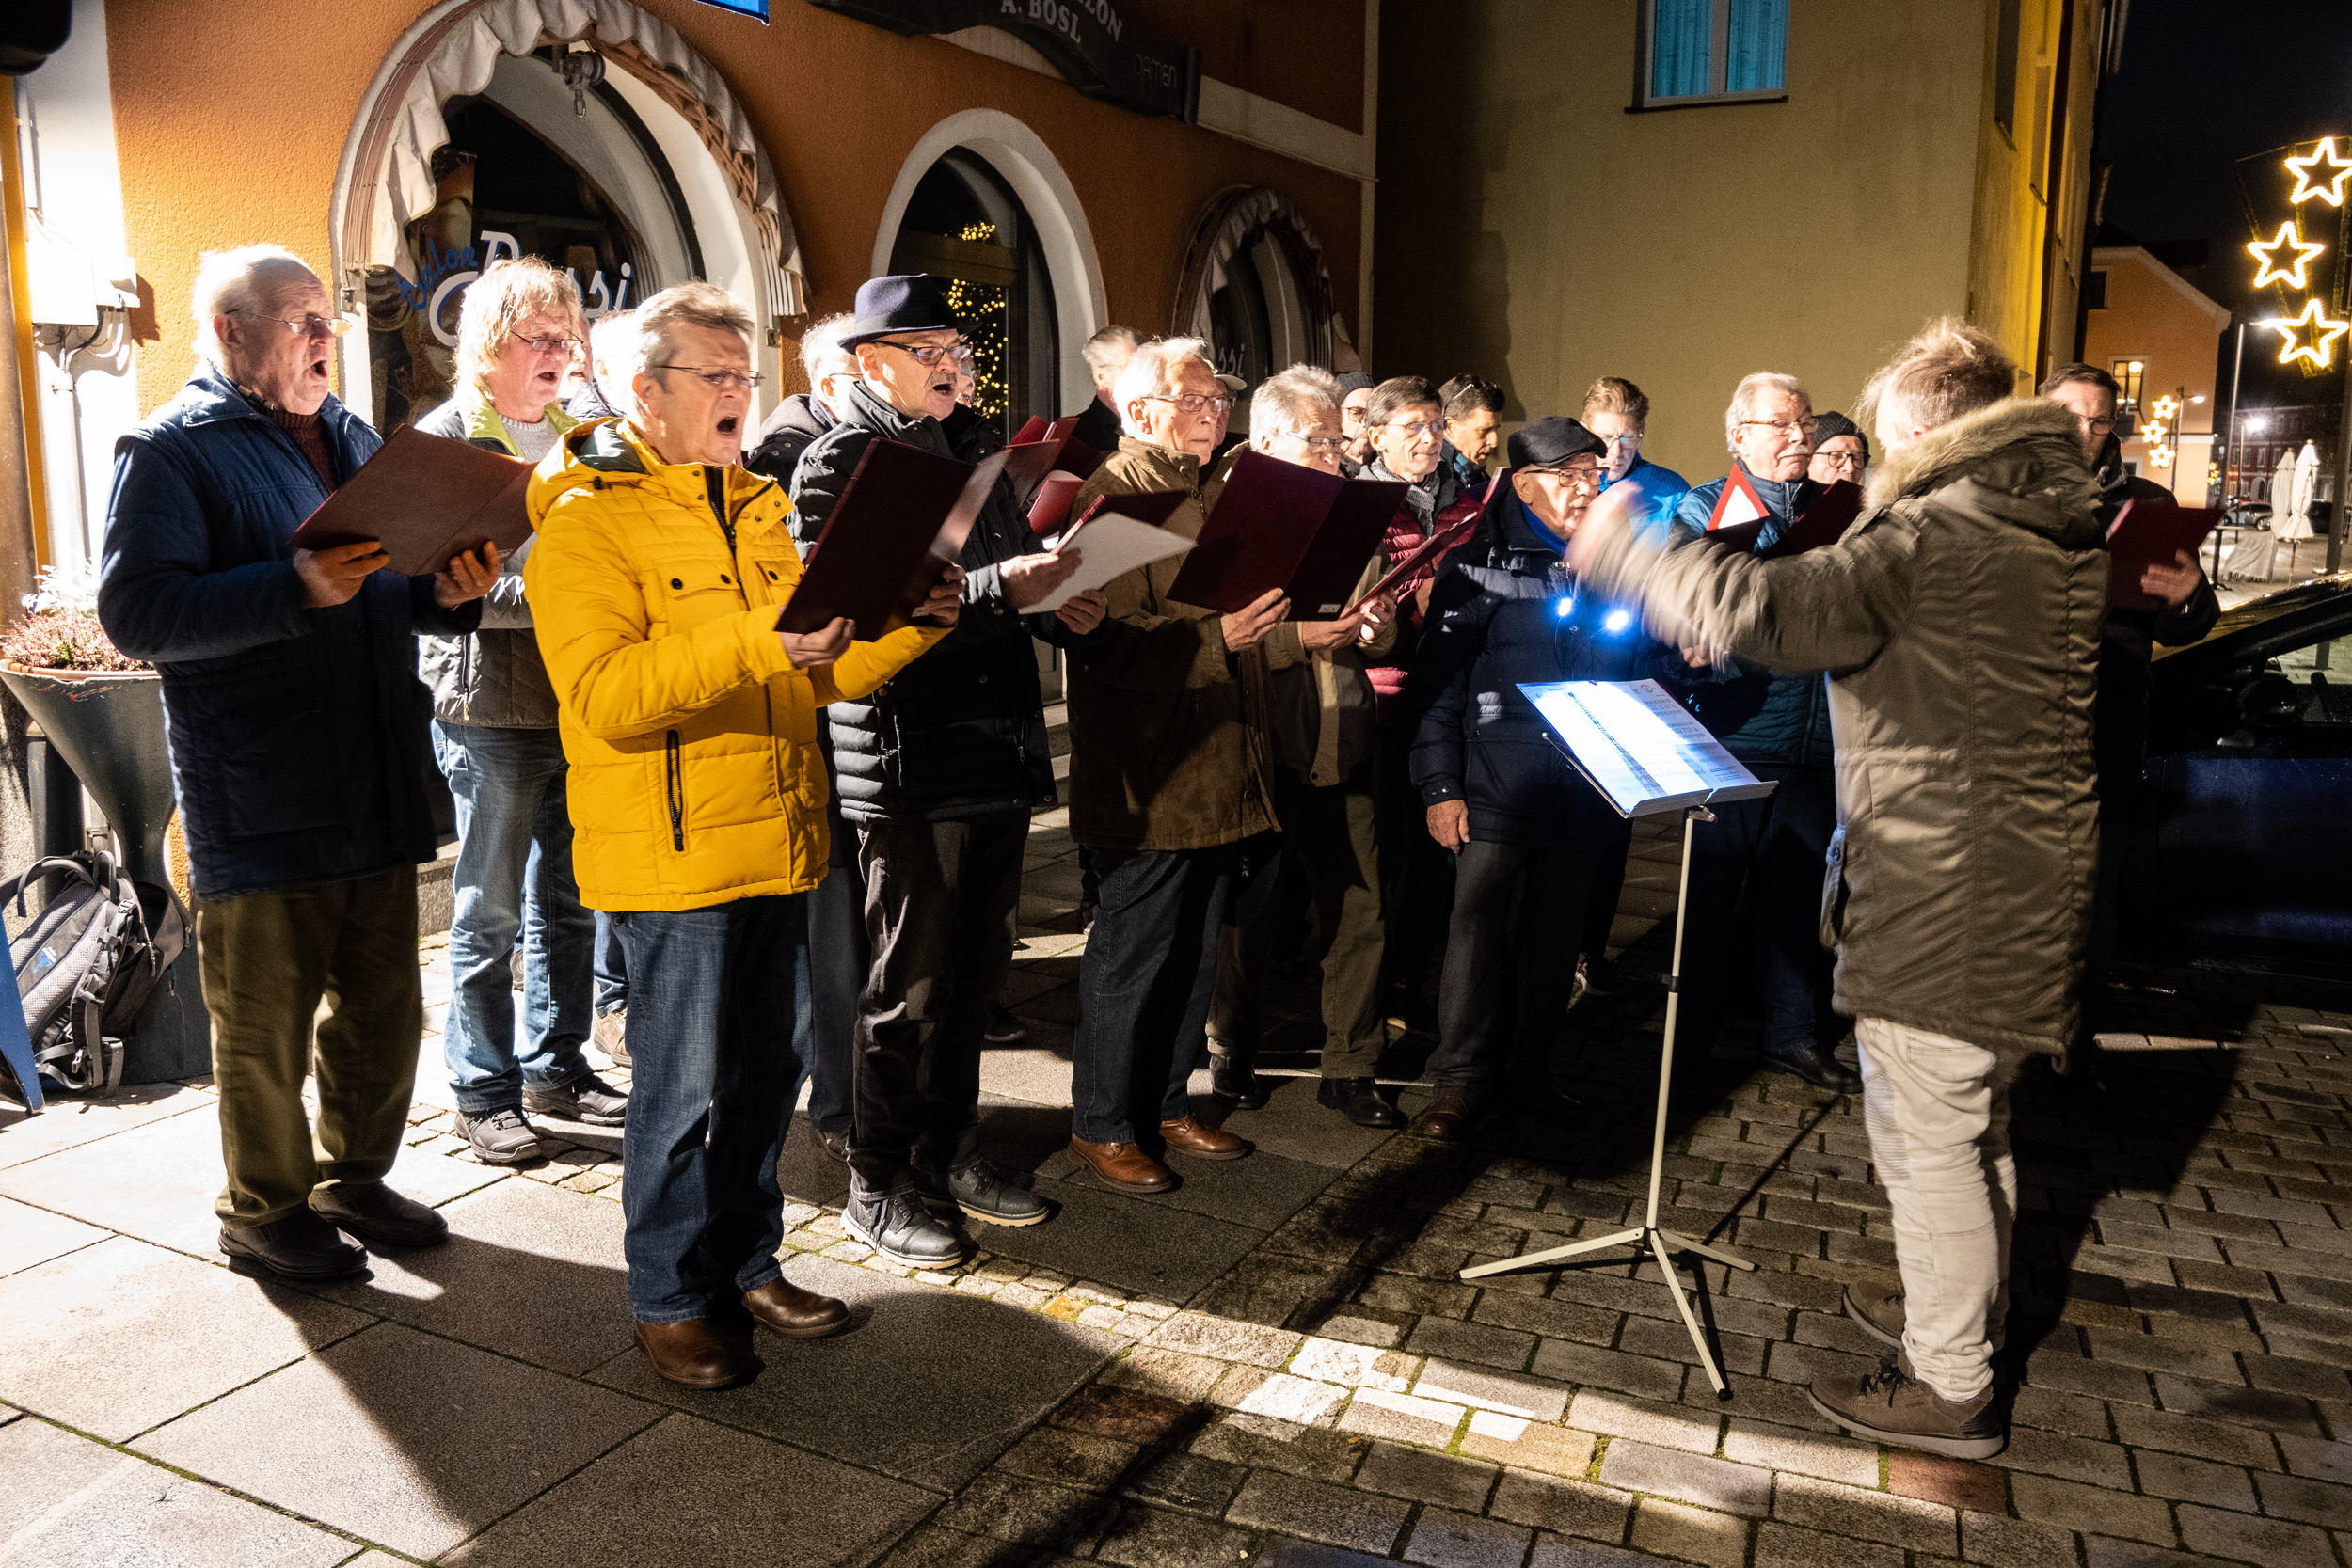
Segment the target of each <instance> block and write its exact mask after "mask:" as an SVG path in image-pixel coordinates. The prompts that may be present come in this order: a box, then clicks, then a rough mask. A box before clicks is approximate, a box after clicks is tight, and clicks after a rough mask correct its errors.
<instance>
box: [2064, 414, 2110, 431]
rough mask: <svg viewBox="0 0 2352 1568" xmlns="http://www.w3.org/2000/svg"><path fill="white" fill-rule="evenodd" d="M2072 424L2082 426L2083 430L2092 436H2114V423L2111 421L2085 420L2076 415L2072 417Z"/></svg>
mask: <svg viewBox="0 0 2352 1568" xmlns="http://www.w3.org/2000/svg"><path fill="white" fill-rule="evenodd" d="M2074 422H2075V423H2076V424H2078V425H2080V426H2082V427H2083V428H2084V429H2085V430H2088V431H2089V432H2090V434H2092V435H2093V436H2112V435H2114V434H2115V421H2114V420H2086V419H2084V418H2083V417H2082V416H2081V415H2079V414H2077V415H2076V416H2074Z"/></svg>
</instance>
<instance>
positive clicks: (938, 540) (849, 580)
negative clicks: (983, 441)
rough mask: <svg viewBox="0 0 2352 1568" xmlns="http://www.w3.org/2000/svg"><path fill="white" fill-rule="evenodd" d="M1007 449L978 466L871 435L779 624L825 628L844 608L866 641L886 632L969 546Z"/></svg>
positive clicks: (791, 628)
mask: <svg viewBox="0 0 2352 1568" xmlns="http://www.w3.org/2000/svg"><path fill="white" fill-rule="evenodd" d="M1004 455H1005V454H1004V452H1002V451H999V452H997V453H995V454H994V455H993V456H992V457H990V458H988V459H987V460H986V461H985V462H982V463H980V464H978V465H977V466H976V465H973V464H970V463H959V462H957V461H956V460H955V459H954V458H952V457H940V456H936V455H934V454H933V453H930V452H928V451H923V450H922V449H921V448H919V447H911V446H908V445H906V444H905V443H903V442H900V441H869V442H867V443H866V450H865V451H863V452H861V453H859V454H858V460H857V467H855V468H853V469H851V470H850V483H848V484H846V485H844V486H843V487H842V490H841V496H840V499H838V500H835V501H834V503H833V515H831V516H829V517H827V518H826V519H825V530H824V531H823V532H822V533H820V534H818V536H817V544H816V546H815V547H814V548H813V549H812V550H811V552H810V555H809V561H808V567H807V570H806V571H804V572H803V574H802V576H801V580H800V583H799V585H798V586H797V587H795V588H794V589H793V591H792V597H791V598H790V599H789V600H787V602H786V604H785V607H784V610H783V612H782V613H781V614H779V615H778V616H777V617H776V629H777V630H778V631H787V632H791V633H794V634H795V635H800V634H803V633H807V632H812V631H821V630H823V629H824V628H825V626H828V625H829V624H831V623H832V622H833V621H834V619H835V618H836V617H839V616H844V615H846V616H848V617H849V618H850V620H851V621H852V622H854V623H855V630H854V631H853V633H852V635H853V636H855V637H856V639H857V640H858V641H861V642H871V641H874V640H875V639H877V638H879V637H881V636H882V633H883V632H884V631H886V630H887V629H888V628H889V626H890V621H891V618H892V617H893V616H897V615H905V614H908V613H910V612H911V611H913V610H914V608H915V606H916V605H918V604H919V603H921V602H922V600H923V598H924V596H925V595H926V594H930V590H931V585H932V584H933V583H935V582H937V581H938V580H939V578H940V574H941V573H942V572H943V571H945V570H946V568H947V567H948V566H950V565H953V564H954V563H955V560H956V558H957V557H958V556H960V555H961V554H962V553H963V542H964V540H965V539H966V538H967V537H969V536H970V534H971V532H972V525H973V523H974V522H976V521H977V519H978V517H979V515H980V508H981V507H982V506H983V505H985V504H986V503H987V500H988V496H989V492H990V491H991V490H993V488H995V484H996V478H997V476H998V475H999V474H1000V473H1002V472H1003V471H1004V466H1005V465H1004Z"/></svg>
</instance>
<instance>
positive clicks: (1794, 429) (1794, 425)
mask: <svg viewBox="0 0 2352 1568" xmlns="http://www.w3.org/2000/svg"><path fill="white" fill-rule="evenodd" d="M1752 424H1760V425H1762V426H1764V427H1765V428H1766V429H1767V430H1770V431H1771V432H1772V434H1773V435H1775V436H1779V437H1780V438H1781V439H1782V440H1784V441H1786V440H1787V439H1788V437H1789V436H1804V438H1805V439H1806V440H1808V441H1810V440H1812V439H1813V433H1814V432H1815V431H1816V430H1818V429H1820V420H1816V419H1814V418H1812V417H1811V416H1810V415H1808V416H1806V417H1805V418H1804V419H1802V420H1795V421H1793V422H1792V421H1790V420H1740V429H1742V430H1745V429H1746V428H1747V427H1748V426H1750V425H1752Z"/></svg>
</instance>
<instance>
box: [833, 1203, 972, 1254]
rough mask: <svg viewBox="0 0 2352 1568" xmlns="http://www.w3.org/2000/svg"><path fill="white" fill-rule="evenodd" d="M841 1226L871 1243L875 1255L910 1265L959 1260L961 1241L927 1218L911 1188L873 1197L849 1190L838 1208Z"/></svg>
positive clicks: (926, 1210)
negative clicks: (847, 1196) (844, 1200)
mask: <svg viewBox="0 0 2352 1568" xmlns="http://www.w3.org/2000/svg"><path fill="white" fill-rule="evenodd" d="M841 1228H842V1229H844V1230H846V1231H848V1232H849V1233H850V1235H852V1236H854V1237H856V1238H857V1239H858V1240H859V1241H861V1242H864V1243H866V1245H867V1246H869V1247H872V1248H873V1249H874V1251H875V1253H876V1255H877V1256H879V1257H882V1258H884V1259H888V1260H889V1261H891V1262H893V1263H900V1264H904V1265H905V1266H906V1267H908V1268H910V1269H936V1268H943V1267H945V1266H946V1265H948V1264H951V1263H955V1262H958V1261H960V1260H961V1259H962V1257H963V1241H962V1239H961V1237H959V1236H958V1235H957V1234H956V1233H955V1232H954V1231H953V1230H951V1229H949V1228H948V1227H946V1226H945V1225H942V1224H941V1223H940V1222H939V1221H937V1220H935V1219H933V1218H931V1212H930V1209H928V1208H926V1207H925V1206H924V1203H923V1199H922V1196H920V1195H919V1194H917V1193H914V1192H912V1191H909V1192H903V1193H892V1194H891V1195H890V1196H888V1197H875V1196H869V1195H867V1194H865V1193H854V1192H853V1193H851V1194H850V1201H849V1203H848V1204H847V1205H845V1206H844V1207H843V1209H842V1211H841Z"/></svg>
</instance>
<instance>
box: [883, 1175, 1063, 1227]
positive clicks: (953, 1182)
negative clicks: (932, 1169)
mask: <svg viewBox="0 0 2352 1568" xmlns="http://www.w3.org/2000/svg"><path fill="white" fill-rule="evenodd" d="M915 1180H917V1181H918V1182H920V1183H921V1185H922V1193H923V1204H924V1207H926V1208H928V1209H929V1210H930V1212H932V1213H934V1214H938V1215H940V1216H942V1217H952V1216H953V1215H954V1214H955V1213H956V1212H958V1211H961V1212H964V1213H967V1214H969V1215H971V1216H972V1217H973V1218H974V1219H976V1220H978V1221H980V1222H981V1223H982V1224H985V1225H1004V1226H1025V1225H1042V1224H1044V1223H1045V1222H1046V1221H1047V1220H1048V1219H1050V1218H1052V1217H1053V1210H1052V1208H1051V1207H1050V1206H1049V1205H1048V1204H1047V1203H1046V1201H1045V1200H1044V1199H1043V1198H1041V1197H1040V1196H1037V1194H1035V1193H1033V1192H1031V1191H1029V1189H1028V1188H1026V1187H1024V1186H1022V1185H1021V1184H1020V1183H1019V1182H1016V1181H1014V1180H1012V1179H1011V1178H1010V1177H1008V1176H1007V1175H1006V1174H1005V1173H1004V1172H1003V1171H1001V1170H998V1169H997V1168H996V1167H995V1166H994V1165H993V1164H990V1163H989V1162H987V1161H986V1160H975V1161H973V1162H972V1163H971V1164H968V1165H964V1166H963V1167H961V1169H958V1170H952V1171H949V1172H948V1173H947V1177H946V1180H944V1181H943V1180H940V1179H939V1178H938V1177H936V1176H933V1175H930V1173H928V1172H924V1171H917V1172H915Z"/></svg>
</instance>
